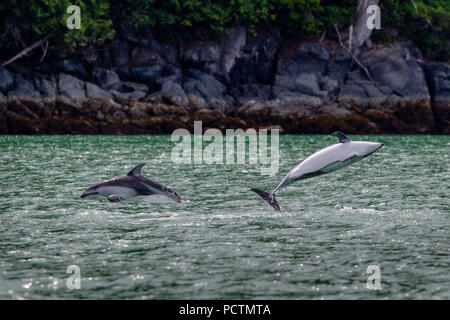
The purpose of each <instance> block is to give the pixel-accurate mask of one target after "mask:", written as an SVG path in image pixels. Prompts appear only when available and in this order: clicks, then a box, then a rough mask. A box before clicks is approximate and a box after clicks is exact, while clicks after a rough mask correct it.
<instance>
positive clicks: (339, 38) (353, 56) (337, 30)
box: [334, 23, 373, 81]
mask: <svg viewBox="0 0 450 320" xmlns="http://www.w3.org/2000/svg"><path fill="white" fill-rule="evenodd" d="M334 29H336V33H337V36H338V40H339V45H340V46H341V47H342V48H344V49H345V50H347V52H348V53H349V54H350V56H351V57H352V59H353V60H354V61H355V62H356V63H357V64H358V65H359V66H360V67H361V68H362V69H363V70H364V71H365V72H366V75H367V77H368V78H369V79H370V80H371V81H373V79H372V77H371V75H370V73H369V70H367V68H366V67H364V65H363V64H362V63H361V62H359V60H358V59H357V58H356V56H355V55H354V54H353V52H352V51H351V50H350V49H349V48H347V47H346V46H344V44H343V43H342V38H341V33H340V32H339V28H338V26H337V23H335V24H334Z"/></svg>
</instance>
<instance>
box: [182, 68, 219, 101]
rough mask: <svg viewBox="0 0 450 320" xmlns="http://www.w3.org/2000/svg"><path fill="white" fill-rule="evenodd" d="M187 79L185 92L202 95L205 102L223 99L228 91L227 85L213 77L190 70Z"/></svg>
mask: <svg viewBox="0 0 450 320" xmlns="http://www.w3.org/2000/svg"><path fill="white" fill-rule="evenodd" d="M187 77H188V79H187V80H186V81H185V84H184V89H185V91H186V92H187V93H188V94H189V93H194V94H197V95H198V94H200V95H201V96H202V97H203V98H205V100H208V99H211V98H218V97H222V95H223V93H224V92H225V90H226V87H225V85H224V84H223V83H221V82H220V81H219V80H217V79H216V78H215V77H214V76H212V75H209V74H206V73H203V72H199V71H196V70H189V73H188V75H187Z"/></svg>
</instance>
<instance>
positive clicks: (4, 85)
mask: <svg viewBox="0 0 450 320" xmlns="http://www.w3.org/2000/svg"><path fill="white" fill-rule="evenodd" d="M13 87H14V79H13V77H12V76H11V74H10V73H9V72H8V70H6V69H5V68H4V67H1V66H0V92H3V93H7V92H8V91H9V90H11V89H12V88H13Z"/></svg>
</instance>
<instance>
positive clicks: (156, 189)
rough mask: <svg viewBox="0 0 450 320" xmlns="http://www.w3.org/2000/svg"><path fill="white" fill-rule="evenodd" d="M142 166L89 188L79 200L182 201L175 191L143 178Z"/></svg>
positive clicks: (142, 164)
mask: <svg viewBox="0 0 450 320" xmlns="http://www.w3.org/2000/svg"><path fill="white" fill-rule="evenodd" d="M144 165H145V163H141V164H140V165H138V166H137V167H136V168H134V169H133V170H131V171H130V172H129V173H128V174H127V175H126V176H120V177H116V178H113V179H111V180H106V181H104V182H102V183H99V184H96V185H94V186H92V187H90V188H89V189H87V190H86V191H85V192H83V194H82V195H81V198H84V197H87V196H93V195H100V196H104V197H106V198H107V199H108V200H109V201H111V202H119V201H120V200H122V199H126V198H131V197H137V196H152V195H156V196H158V197H162V198H165V199H169V200H171V201H174V202H181V201H182V200H181V198H180V196H179V195H178V194H177V193H176V192H175V191H172V190H170V189H169V188H166V187H164V186H163V185H160V184H159V183H157V182H154V181H152V180H150V179H147V178H145V177H143V176H142V174H141V169H142V167H143V166H144Z"/></svg>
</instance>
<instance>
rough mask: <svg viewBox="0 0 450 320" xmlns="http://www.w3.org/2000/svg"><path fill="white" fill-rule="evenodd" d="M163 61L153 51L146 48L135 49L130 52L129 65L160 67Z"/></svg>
mask: <svg viewBox="0 0 450 320" xmlns="http://www.w3.org/2000/svg"><path fill="white" fill-rule="evenodd" d="M163 63H164V61H163V60H162V59H161V58H160V56H159V55H158V54H157V53H156V52H155V51H153V50H151V49H148V48H142V47H136V48H134V49H133V50H132V51H131V64H132V65H133V66H140V65H155V64H157V65H162V64H163Z"/></svg>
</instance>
